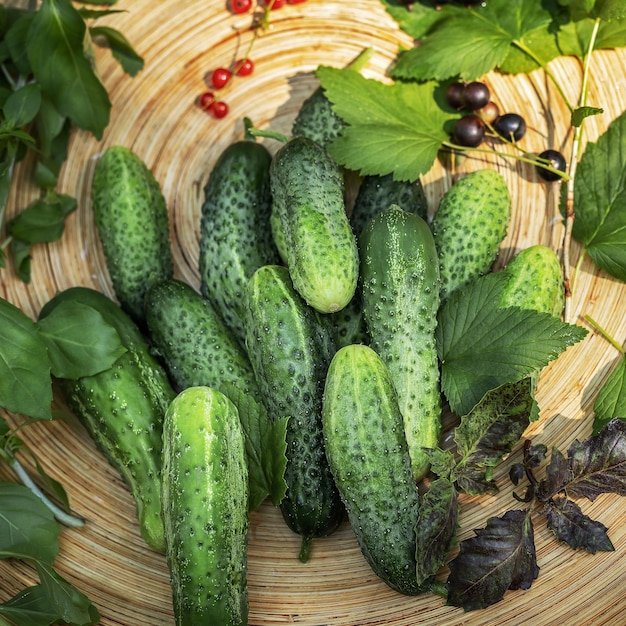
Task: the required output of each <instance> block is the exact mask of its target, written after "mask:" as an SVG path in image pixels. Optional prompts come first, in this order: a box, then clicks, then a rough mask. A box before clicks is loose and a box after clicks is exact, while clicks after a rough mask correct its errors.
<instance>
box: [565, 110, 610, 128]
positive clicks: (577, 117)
mask: <svg viewBox="0 0 626 626" xmlns="http://www.w3.org/2000/svg"><path fill="white" fill-rule="evenodd" d="M601 113H604V109H600V108H598V107H578V108H576V109H574V110H573V111H572V117H571V120H570V124H571V125H572V126H581V125H582V123H583V121H584V120H585V119H586V118H588V117H591V116H593V115H600V114H601Z"/></svg>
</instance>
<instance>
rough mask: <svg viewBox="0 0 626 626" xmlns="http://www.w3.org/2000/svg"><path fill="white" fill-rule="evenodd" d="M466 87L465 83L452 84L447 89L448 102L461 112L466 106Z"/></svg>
mask: <svg viewBox="0 0 626 626" xmlns="http://www.w3.org/2000/svg"><path fill="white" fill-rule="evenodd" d="M464 90H465V85H464V84H463V83H450V84H449V85H448V88H447V89H446V101H447V103H448V104H449V105H450V106H451V107H452V108H453V109H457V110H460V109H462V108H463V107H464V106H465V100H464V99H463V92H464Z"/></svg>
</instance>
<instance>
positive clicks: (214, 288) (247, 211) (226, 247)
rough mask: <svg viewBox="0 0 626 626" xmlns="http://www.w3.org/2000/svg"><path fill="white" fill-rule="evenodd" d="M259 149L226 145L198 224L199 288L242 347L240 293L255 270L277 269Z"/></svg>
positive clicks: (266, 156) (265, 167) (264, 153)
mask: <svg viewBox="0 0 626 626" xmlns="http://www.w3.org/2000/svg"><path fill="white" fill-rule="evenodd" d="M271 160H272V157H271V155H270V153H269V152H268V150H267V148H265V146H264V145H263V144H260V143H255V142H254V141H252V140H248V139H244V140H241V141H237V142H235V143H232V144H230V145H229V146H228V147H227V148H226V149H225V150H224V151H223V152H222V153H221V154H220V156H219V158H218V160H217V161H216V163H215V165H214V166H213V169H212V170H211V173H210V175H209V179H208V181H207V183H206V185H205V187H204V202H203V204H202V213H201V219H200V254H199V268H200V288H201V293H202V295H203V296H204V297H206V298H207V299H208V300H210V301H211V303H212V304H213V306H214V308H215V310H216V311H217V312H218V313H219V314H220V315H221V316H222V318H223V319H224V321H225V322H226V325H227V326H228V328H229V329H230V330H231V332H232V333H233V334H234V335H235V337H236V338H237V339H238V340H239V342H240V343H241V345H242V346H243V342H244V328H243V321H242V319H243V310H242V307H243V305H242V302H243V291H244V289H245V285H246V283H247V281H248V279H249V278H250V276H252V273H253V272H254V270H256V269H257V268H258V267H261V266H262V265H268V264H271V263H277V262H278V261H279V256H278V251H277V250H276V246H275V245H274V240H273V237H272V231H271V227H270V221H269V220H270V214H271V208H272V202H271V196H270V187H269V168H270V163H271Z"/></svg>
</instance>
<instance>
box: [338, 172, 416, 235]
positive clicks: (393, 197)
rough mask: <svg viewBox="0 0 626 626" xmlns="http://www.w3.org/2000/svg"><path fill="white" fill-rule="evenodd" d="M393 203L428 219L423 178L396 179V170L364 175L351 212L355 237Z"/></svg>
mask: <svg viewBox="0 0 626 626" xmlns="http://www.w3.org/2000/svg"><path fill="white" fill-rule="evenodd" d="M392 204H396V205H398V206H399V207H400V208H401V209H403V210H404V211H407V212H408V213H415V214H416V215H419V216H420V217H421V218H422V219H424V220H426V219H427V216H428V203H427V200H426V194H425V193H424V187H422V183H421V182H420V181H419V180H417V181H398V180H394V178H393V174H387V175H385V176H365V177H363V180H362V181H361V186H360V187H359V192H358V194H357V197H356V200H355V201H354V207H353V209H352V213H351V214H350V224H351V225H352V230H353V232H354V235H355V237H357V238H358V237H360V236H361V232H362V231H363V229H364V228H365V226H366V224H367V223H368V222H369V221H370V220H371V219H372V218H373V217H375V216H376V215H378V214H379V213H381V212H382V211H385V210H386V209H388V208H389V207H390V206H391V205H392Z"/></svg>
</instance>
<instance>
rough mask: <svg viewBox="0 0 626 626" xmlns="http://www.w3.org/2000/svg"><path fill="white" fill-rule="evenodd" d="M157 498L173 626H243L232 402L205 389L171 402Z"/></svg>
mask: <svg viewBox="0 0 626 626" xmlns="http://www.w3.org/2000/svg"><path fill="white" fill-rule="evenodd" d="M163 442H164V443H163V474H162V500H163V522H164V526H165V543H166V555H167V563H168V567H169V571H170V581H171V586H172V597H173V603H174V618H175V620H176V625H177V626H198V625H200V624H207V625H208V624H216V625H217V624H219V625H220V626H245V625H246V624H247V623H248V588H247V574H246V572H247V545H248V524H249V522H248V469H247V466H246V458H245V451H244V436H243V431H242V428H241V424H240V422H239V415H238V413H237V409H236V408H235V406H234V404H233V403H232V402H230V400H228V398H227V397H226V396H224V395H223V394H222V393H220V392H219V391H216V390H215V389H211V388H210V387H190V388H188V389H186V390H184V391H182V392H181V393H180V394H179V395H178V396H177V397H176V398H175V399H174V400H173V401H172V403H171V405H170V407H169V409H168V411H167V413H166V415H165V423H164V428H163Z"/></svg>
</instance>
